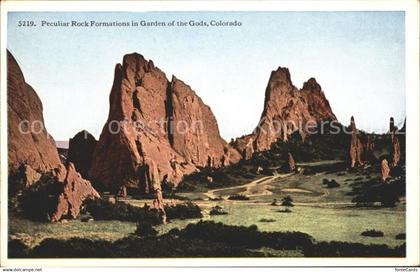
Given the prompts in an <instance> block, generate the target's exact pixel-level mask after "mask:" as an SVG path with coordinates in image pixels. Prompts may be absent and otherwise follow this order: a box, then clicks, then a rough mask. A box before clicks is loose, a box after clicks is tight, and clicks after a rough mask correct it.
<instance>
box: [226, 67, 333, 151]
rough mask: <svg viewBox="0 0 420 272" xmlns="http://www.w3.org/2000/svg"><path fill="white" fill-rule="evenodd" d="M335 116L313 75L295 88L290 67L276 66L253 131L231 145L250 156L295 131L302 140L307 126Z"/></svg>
mask: <svg viewBox="0 0 420 272" xmlns="http://www.w3.org/2000/svg"><path fill="white" fill-rule="evenodd" d="M336 119H337V118H336V117H335V115H334V113H333V112H332V110H331V107H330V105H329V102H328V100H327V99H326V97H325V95H324V92H323V91H322V89H321V86H320V85H319V84H318V83H317V82H316V80H315V79H314V78H310V79H309V80H308V81H307V82H305V83H304V84H303V87H302V89H300V90H298V89H297V88H296V87H295V86H294V85H293V84H292V81H291V78H290V73H289V70H288V69H287V68H282V67H279V68H278V69H277V70H276V71H273V72H272V73H271V76H270V80H269V82H268V86H267V88H266V91H265V102H264V110H263V112H262V114H261V118H260V122H259V124H258V126H257V127H256V129H255V130H254V132H253V133H252V134H250V135H246V136H243V137H241V138H238V139H236V141H235V144H234V146H235V148H237V149H238V150H239V152H240V153H241V154H242V156H243V157H244V158H246V159H249V158H250V157H251V156H252V153H254V152H260V151H264V150H268V149H270V148H271V145H272V144H273V143H274V142H276V141H277V140H279V139H280V140H283V141H287V140H288V139H289V137H290V135H291V134H292V133H294V132H296V131H298V132H299V133H300V134H301V136H302V139H305V138H306V136H307V134H308V133H307V131H306V129H305V128H306V126H311V125H312V126H314V125H316V124H318V123H319V122H321V121H323V120H325V121H333V120H336Z"/></svg>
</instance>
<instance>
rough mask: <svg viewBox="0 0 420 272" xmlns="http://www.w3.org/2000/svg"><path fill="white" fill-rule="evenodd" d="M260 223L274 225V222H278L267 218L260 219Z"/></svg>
mask: <svg viewBox="0 0 420 272" xmlns="http://www.w3.org/2000/svg"><path fill="white" fill-rule="evenodd" d="M259 222H262V223H272V222H276V220H274V219H266V218H262V219H260V221H259Z"/></svg>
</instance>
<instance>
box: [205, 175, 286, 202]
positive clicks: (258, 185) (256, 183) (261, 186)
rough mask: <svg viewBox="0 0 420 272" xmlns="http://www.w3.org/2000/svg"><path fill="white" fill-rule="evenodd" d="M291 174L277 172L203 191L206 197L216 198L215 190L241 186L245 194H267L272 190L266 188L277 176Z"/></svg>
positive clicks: (281, 176) (232, 188)
mask: <svg viewBox="0 0 420 272" xmlns="http://www.w3.org/2000/svg"><path fill="white" fill-rule="evenodd" d="M291 175H292V174H279V175H274V176H268V177H263V178H259V179H256V180H253V181H251V182H250V183H247V184H243V185H237V186H232V187H224V188H218V189H213V190H209V191H207V192H206V193H204V195H205V196H207V197H208V198H216V197H218V196H217V195H216V194H215V193H216V192H220V191H227V190H234V189H241V188H244V189H245V192H244V193H245V195H252V196H258V195H269V194H272V192H270V191H268V190H267V188H268V186H269V184H270V183H272V182H273V181H274V180H275V179H277V178H285V177H289V176H291ZM252 189H257V191H258V194H255V193H254V192H253V190H252Z"/></svg>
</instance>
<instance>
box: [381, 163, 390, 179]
mask: <svg viewBox="0 0 420 272" xmlns="http://www.w3.org/2000/svg"><path fill="white" fill-rule="evenodd" d="M390 171H391V170H390V169H389V165H388V161H387V160H386V159H383V160H382V162H381V174H382V181H383V182H385V181H386V180H387V179H388V178H389V177H390V175H389V173H390Z"/></svg>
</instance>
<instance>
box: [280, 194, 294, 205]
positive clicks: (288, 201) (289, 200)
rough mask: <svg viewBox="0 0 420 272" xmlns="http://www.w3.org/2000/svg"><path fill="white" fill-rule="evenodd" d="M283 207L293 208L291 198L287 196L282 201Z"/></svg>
mask: <svg viewBox="0 0 420 272" xmlns="http://www.w3.org/2000/svg"><path fill="white" fill-rule="evenodd" d="M281 205H282V206H285V207H293V206H294V205H293V199H292V197H291V196H285V197H283V198H282V200H281Z"/></svg>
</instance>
